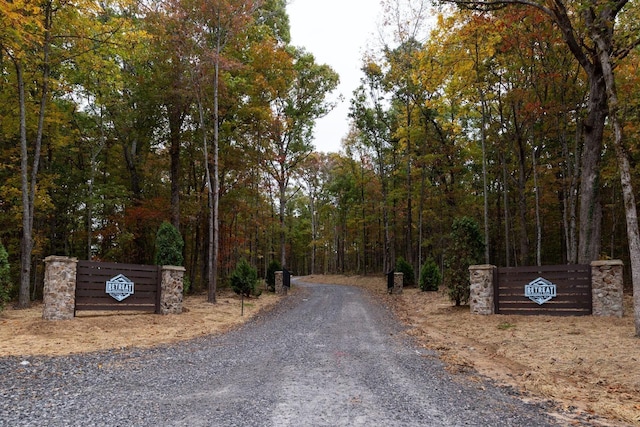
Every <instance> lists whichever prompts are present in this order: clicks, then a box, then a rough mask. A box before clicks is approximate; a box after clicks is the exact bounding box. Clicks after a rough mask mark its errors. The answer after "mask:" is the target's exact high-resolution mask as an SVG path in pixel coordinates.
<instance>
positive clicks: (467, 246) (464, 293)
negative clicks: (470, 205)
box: [445, 217, 484, 306]
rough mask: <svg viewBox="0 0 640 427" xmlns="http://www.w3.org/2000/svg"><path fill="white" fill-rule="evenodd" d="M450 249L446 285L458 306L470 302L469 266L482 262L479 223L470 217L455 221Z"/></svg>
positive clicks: (446, 262)
mask: <svg viewBox="0 0 640 427" xmlns="http://www.w3.org/2000/svg"><path fill="white" fill-rule="evenodd" d="M450 241H451V243H450V247H449V248H448V250H447V256H446V257H445V268H446V272H445V285H446V286H447V288H448V293H449V298H450V299H451V301H454V302H455V303H456V305H457V306H459V305H461V304H466V303H467V302H468V301H469V294H470V289H471V283H470V281H469V266H470V265H476V264H479V263H481V262H482V259H483V256H484V239H483V238H482V233H481V232H480V227H479V226H478V223H477V222H475V221H474V220H473V219H471V218H468V217H462V218H458V219H456V220H454V221H453V225H452V227H451V234H450Z"/></svg>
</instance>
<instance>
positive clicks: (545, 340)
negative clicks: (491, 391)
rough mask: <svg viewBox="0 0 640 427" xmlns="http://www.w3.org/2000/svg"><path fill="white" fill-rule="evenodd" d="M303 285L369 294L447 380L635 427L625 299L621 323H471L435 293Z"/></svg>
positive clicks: (361, 282)
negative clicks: (504, 387) (502, 389)
mask: <svg viewBox="0 0 640 427" xmlns="http://www.w3.org/2000/svg"><path fill="white" fill-rule="evenodd" d="M304 279H305V280H308V281H312V282H317V283H334V284H344V285H353V286H360V287H363V288H366V289H368V290H369V291H370V292H372V293H373V294H375V295H376V296H377V297H378V298H380V299H382V300H383V301H385V303H386V304H387V305H389V306H390V307H391V308H392V309H393V311H394V312H395V314H396V315H397V316H398V317H399V318H400V319H401V320H402V321H403V322H404V323H405V324H406V325H408V326H409V328H410V329H409V334H410V335H412V336H414V337H415V339H416V340H417V341H418V343H420V344H421V345H423V346H425V347H427V348H430V349H434V350H436V351H438V352H439V354H440V355H441V357H442V359H443V360H444V361H445V362H446V363H447V364H448V369H449V370H451V371H453V372H468V373H471V375H472V376H473V374H474V373H476V372H477V373H479V374H481V375H484V376H487V377H490V378H493V379H494V380H496V381H498V382H500V383H503V384H508V385H511V386H514V387H516V388H517V389H519V390H520V391H521V392H523V393H524V394H525V395H528V396H531V398H535V399H551V400H554V401H556V402H558V404H559V406H560V407H561V408H562V409H564V410H566V411H567V412H569V413H571V412H576V411H580V412H582V413H583V414H585V416H586V417H587V418H589V416H590V414H591V415H593V416H594V417H595V416H599V417H604V418H606V420H603V419H601V418H598V421H596V420H593V423H594V424H596V425H638V426H640V339H638V338H636V337H635V336H634V325H633V317H632V313H633V310H632V307H631V304H632V301H631V297H630V296H629V297H628V299H626V300H625V316H624V317H623V318H622V319H618V318H601V317H591V316H583V317H555V316H505V315H494V316H477V315H472V314H471V313H470V311H469V307H468V306H466V307H455V306H453V305H452V304H451V302H450V301H449V300H448V298H447V297H446V296H445V295H444V294H443V293H441V292H421V291H420V290H419V289H415V288H410V289H405V290H404V292H403V294H402V295H393V296H391V295H387V294H386V282H385V280H384V279H383V278H382V277H380V278H372V277H358V276H356V277H344V276H321V275H318V276H309V277H305V278H304ZM607 420H609V421H607Z"/></svg>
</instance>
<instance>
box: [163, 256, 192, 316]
mask: <svg viewBox="0 0 640 427" xmlns="http://www.w3.org/2000/svg"><path fill="white" fill-rule="evenodd" d="M185 271H186V270H185V268H184V267H178V266H175V265H163V266H162V273H161V274H162V283H161V285H160V314H180V313H182V294H183V290H184V281H183V279H184V272H185Z"/></svg>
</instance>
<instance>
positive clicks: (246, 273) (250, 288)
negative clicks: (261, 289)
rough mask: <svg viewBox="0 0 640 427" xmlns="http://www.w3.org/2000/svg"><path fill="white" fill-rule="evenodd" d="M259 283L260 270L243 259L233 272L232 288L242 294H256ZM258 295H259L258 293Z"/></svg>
mask: <svg viewBox="0 0 640 427" xmlns="http://www.w3.org/2000/svg"><path fill="white" fill-rule="evenodd" d="M257 285H258V271H257V270H256V269H255V268H253V267H251V265H249V263H248V262H247V260H245V259H241V260H240V262H239V263H238V264H237V265H236V269H235V270H234V271H233V273H231V289H233V292H235V293H236V294H238V295H240V294H242V295H245V296H247V297H248V296H251V295H256V287H257ZM256 296H257V295H256Z"/></svg>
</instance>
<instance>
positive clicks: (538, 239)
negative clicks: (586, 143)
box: [531, 147, 542, 266]
mask: <svg viewBox="0 0 640 427" xmlns="http://www.w3.org/2000/svg"><path fill="white" fill-rule="evenodd" d="M536 151H537V150H536V148H535V147H534V148H533V150H532V153H531V154H532V157H531V158H532V160H533V187H534V189H535V203H536V265H537V266H541V265H542V224H541V220H540V188H539V187H538V158H537V156H538V154H537V153H536Z"/></svg>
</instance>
